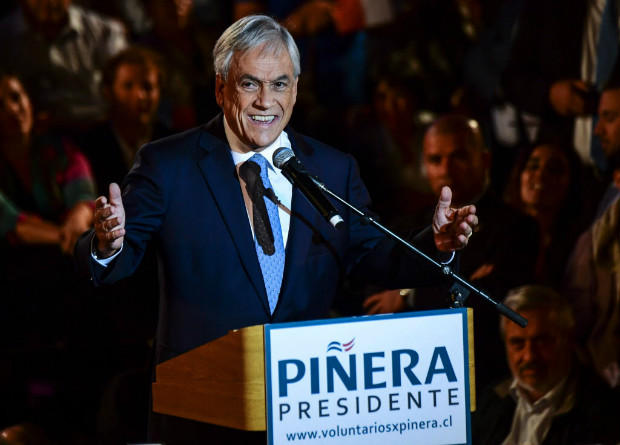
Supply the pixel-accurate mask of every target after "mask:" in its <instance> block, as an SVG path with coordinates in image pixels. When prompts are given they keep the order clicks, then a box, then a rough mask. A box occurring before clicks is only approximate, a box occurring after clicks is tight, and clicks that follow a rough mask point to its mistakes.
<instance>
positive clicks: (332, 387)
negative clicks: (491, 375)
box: [265, 309, 471, 445]
mask: <svg viewBox="0 0 620 445" xmlns="http://www.w3.org/2000/svg"><path fill="white" fill-rule="evenodd" d="M265 343H266V344H265V351H266V380H267V381H266V384H267V422H268V428H267V431H268V443H269V444H270V445H279V444H284V443H300V444H338V445H341V444H385V443H389V444H408V445H410V444H413V443H421V444H426V445H445V444H468V443H470V442H471V432H470V412H469V408H470V407H469V384H468V383H469V366H468V357H467V353H468V347H467V312H466V309H450V310H445V311H428V312H416V313H409V314H401V315H386V316H372V317H356V318H343V319H333V320H323V321H317V322H305V323H284V324H274V325H267V326H265Z"/></svg>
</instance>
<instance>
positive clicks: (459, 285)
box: [310, 175, 527, 328]
mask: <svg viewBox="0 0 620 445" xmlns="http://www.w3.org/2000/svg"><path fill="white" fill-rule="evenodd" d="M310 177H311V178H312V180H313V181H314V182H315V183H316V185H317V186H318V187H319V188H320V189H321V190H322V191H323V192H325V193H327V194H328V195H329V196H331V197H332V198H334V199H336V200H337V201H338V202H340V203H342V204H344V205H345V206H346V207H348V208H349V209H351V210H352V211H353V212H355V213H357V214H358V215H359V216H361V217H362V219H363V220H364V221H365V222H366V223H367V224H372V225H373V226H375V227H376V228H377V229H379V230H380V231H382V232H383V233H385V234H386V235H388V236H389V237H390V238H392V239H394V240H396V241H398V242H399V243H400V244H402V245H403V246H405V247H407V248H408V249H409V250H411V251H413V252H415V253H417V254H418V255H419V256H421V257H422V258H424V259H425V260H426V261H428V262H430V263H431V264H433V265H434V266H435V267H437V268H438V269H440V270H441V272H442V273H443V274H444V276H445V277H446V278H447V279H452V280H453V281H454V283H453V285H452V287H451V288H450V299H451V301H452V307H453V308H459V307H463V302H464V301H465V299H466V298H467V296H468V295H469V292H470V291H473V292H475V293H476V294H478V295H480V296H481V297H482V298H483V299H484V300H486V301H487V302H488V303H490V304H492V305H493V306H495V308H496V309H497V310H498V311H499V312H500V313H501V314H502V315H504V316H505V317H507V318H508V319H510V320H512V321H513V322H515V323H516V324H517V325H519V326H521V327H522V328H524V327H525V326H527V320H526V319H525V318H524V317H522V316H521V315H519V314H518V313H517V312H515V311H513V310H512V309H510V308H509V307H508V306H506V305H505V304H503V303H501V302H497V301H495V300H494V299H493V298H491V297H490V296H488V295H487V294H485V293H484V292H483V291H481V290H479V289H477V288H476V287H474V286H473V285H472V284H470V283H469V282H467V280H465V279H463V278H461V277H460V276H459V275H458V274H456V273H455V272H454V271H453V270H452V269H451V268H450V266H448V265H447V264H441V263H438V262H437V261H435V260H434V259H432V258H431V257H429V256H428V255H426V254H425V253H424V252H422V251H421V250H420V249H418V248H417V247H415V246H413V245H412V244H411V243H409V242H408V241H406V240H405V239H403V238H401V237H400V236H398V235H397V234H395V233H394V232H392V231H391V230H389V229H388V228H387V227H385V226H383V225H382V224H381V223H379V222H378V221H377V220H376V219H374V218H373V217H372V216H370V215H367V214H366V213H364V212H362V211H361V210H359V209H358V208H356V207H355V206H353V205H352V204H350V203H348V202H347V201H345V200H344V199H342V198H341V197H340V196H338V195H336V194H335V193H333V192H332V191H331V190H329V189H328V188H327V187H326V186H325V184H323V183H322V182H321V181H319V180H318V179H317V178H316V177H314V176H312V175H310Z"/></svg>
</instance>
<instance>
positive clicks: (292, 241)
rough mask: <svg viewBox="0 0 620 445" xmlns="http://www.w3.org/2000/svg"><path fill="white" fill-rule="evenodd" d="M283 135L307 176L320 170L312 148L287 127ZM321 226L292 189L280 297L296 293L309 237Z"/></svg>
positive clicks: (314, 212) (313, 210) (313, 212)
mask: <svg viewBox="0 0 620 445" xmlns="http://www.w3.org/2000/svg"><path fill="white" fill-rule="evenodd" d="M286 132H287V134H288V135H289V138H290V140H291V143H292V146H293V151H294V152H295V155H296V156H297V158H298V159H299V161H300V162H301V163H302V164H303V165H304V166H305V167H306V168H307V169H308V171H309V172H311V173H317V172H318V171H319V166H318V165H317V164H316V163H315V161H314V159H313V158H312V157H311V155H312V153H313V151H314V150H313V149H312V147H311V146H310V145H309V144H308V143H306V142H305V141H304V140H303V139H302V137H301V136H300V135H299V134H298V133H296V132H295V131H294V130H292V129H291V128H290V127H287V128H286ZM320 222H321V221H320V215H319V214H318V213H317V212H316V210H315V209H314V208H312V206H311V205H310V203H308V201H307V200H306V198H305V197H304V196H303V194H302V193H301V192H300V191H299V189H298V188H297V187H295V186H293V197H292V200H291V223H290V226H289V234H288V241H287V244H286V262H285V266H284V279H283V281H282V289H283V291H282V292H281V293H280V294H281V295H284V293H285V292H284V291H285V290H287V289H295V282H296V281H297V278H298V276H299V274H300V273H302V271H303V270H304V266H305V263H306V258H307V257H308V250H309V248H310V245H311V244H312V236H313V234H314V233H315V231H316V227H318V226H320Z"/></svg>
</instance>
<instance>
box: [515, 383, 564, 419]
mask: <svg viewBox="0 0 620 445" xmlns="http://www.w3.org/2000/svg"><path fill="white" fill-rule="evenodd" d="M567 382H568V377H564V378H563V379H562V380H560V382H559V383H558V384H557V385H555V386H554V387H553V388H551V389H550V390H549V391H548V392H547V393H546V394H545V395H544V396H542V397H541V398H540V399H538V400H537V401H536V402H534V403H530V401H529V400H528V399H527V397H525V395H524V394H523V393H522V390H521V389H520V388H519V385H518V382H517V380H516V379H514V380H513V381H512V383H511V385H510V394H511V396H512V398H513V399H514V400H515V401H516V402H518V401H519V400H521V401H522V402H524V403H525V406H526V407H527V409H528V411H529V410H532V409H535V408H537V407H540V406H546V405H551V406H552V407H553V409H554V410H555V411H556V412H557V411H559V410H560V408H562V407H563V405H564V401H565V400H567V399H568V398H570V394H568V393H567V390H568V389H569V388H568V386H567ZM568 392H570V391H568Z"/></svg>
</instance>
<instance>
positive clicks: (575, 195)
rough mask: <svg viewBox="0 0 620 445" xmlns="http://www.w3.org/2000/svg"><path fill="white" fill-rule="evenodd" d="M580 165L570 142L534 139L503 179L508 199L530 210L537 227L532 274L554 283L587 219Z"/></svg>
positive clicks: (543, 281)
mask: <svg viewBox="0 0 620 445" xmlns="http://www.w3.org/2000/svg"><path fill="white" fill-rule="evenodd" d="M582 177H583V166H582V164H581V162H580V161H579V159H578V158H577V157H576V155H575V154H574V151H573V150H571V149H570V147H564V146H563V145H561V144H559V143H557V142H555V141H553V142H546V141H544V142H543V141H541V142H538V143H535V144H533V145H531V146H529V147H527V148H526V149H524V151H523V152H522V153H521V155H520V156H519V157H518V159H517V161H516V163H515V165H514V167H513V170H512V174H511V176H510V179H509V182H508V184H507V185H506V190H505V199H506V201H507V202H508V204H510V205H513V206H514V207H516V208H517V209H519V210H521V211H522V212H524V213H527V214H528V215H530V216H532V217H533V218H534V219H535V220H536V222H537V223H538V227H539V235H540V237H539V243H540V248H539V254H538V260H537V263H536V269H535V273H536V278H537V281H538V282H539V283H540V284H547V285H551V286H557V285H558V283H559V282H560V280H561V278H562V274H563V272H564V267H565V265H566V261H567V259H568V256H569V255H570V252H571V251H572V249H573V247H574V245H575V241H576V239H577V236H578V235H579V233H581V231H583V229H584V228H585V226H586V225H587V221H588V220H589V212H587V211H584V208H583V205H582V204H583V198H584V194H583V188H582V187H580V182H581V178H582Z"/></svg>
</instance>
